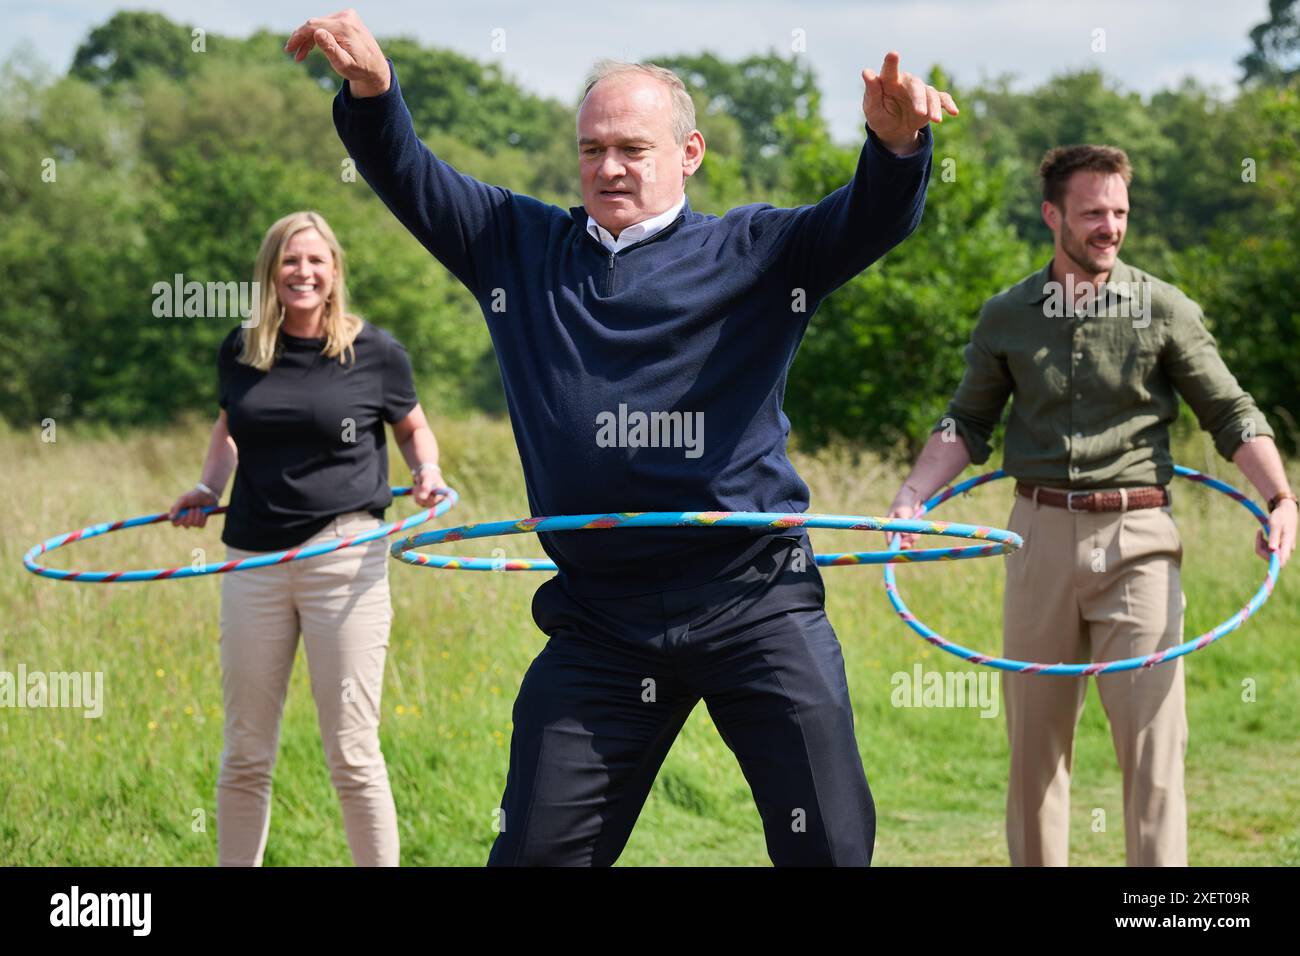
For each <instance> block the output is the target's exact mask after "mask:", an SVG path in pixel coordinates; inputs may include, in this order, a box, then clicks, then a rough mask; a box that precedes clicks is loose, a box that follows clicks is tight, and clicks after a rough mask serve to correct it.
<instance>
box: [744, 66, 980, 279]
mask: <svg viewBox="0 0 1300 956" xmlns="http://www.w3.org/2000/svg"><path fill="white" fill-rule="evenodd" d="M898 63H899V59H898V54H897V53H890V54H889V55H888V56H886V57H885V62H884V65H883V66H882V67H881V71H880V73H879V74H876V73H874V72H872V71H871V70H863V71H862V77H863V80H864V81H865V82H866V92H865V94H864V96H863V100H862V111H863V116H864V117H865V118H866V120H867V133H868V135H867V141H866V143H865V144H864V145H863V147H862V152H861V154H860V155H859V158H858V167H857V170H856V172H855V173H854V175H853V179H852V181H850V182H849V183H847V184H846V185H844V186H841V187H840V188H839V189H837V190H835V191H834V192H833V193H831V194H830V195H829V196H827V197H826V198H825V199H823V200H821V201H820V202H818V203H817V204H816V205H812V206H800V207H798V208H796V209H774V208H771V207H769V208H766V209H762V210H759V211H757V212H756V213H755V214H754V216H753V218H752V220H751V225H750V238H751V241H752V246H751V252H750V257H751V259H752V261H753V262H754V264H755V266H756V267H757V268H758V269H759V270H761V271H768V270H770V269H781V270H784V272H785V274H786V275H787V276H788V278H789V282H790V285H791V286H792V288H800V289H803V290H804V291H805V293H806V298H807V299H808V300H809V301H810V302H816V301H819V300H821V299H822V298H824V297H825V296H827V295H829V294H830V293H831V292H833V291H834V290H835V289H837V288H839V287H840V286H841V285H843V284H844V283H845V282H848V281H849V280H850V279H852V278H853V277H854V276H855V275H857V274H858V273H859V272H861V271H862V270H863V269H865V268H867V267H868V266H869V265H871V263H873V262H875V261H876V260H877V259H879V258H880V257H881V256H883V255H884V254H885V253H886V252H888V251H889V250H890V249H892V248H893V247H894V246H896V245H898V244H899V243H900V242H902V241H903V240H904V239H906V238H907V237H908V236H909V235H910V234H911V232H912V230H914V229H915V228H916V226H917V224H918V223H920V221H921V214H922V212H923V211H924V209H925V190H926V183H927V180H928V178H929V172H930V150H931V145H932V138H931V136H930V133H929V130H928V127H929V124H930V123H931V122H932V121H933V122H942V119H943V114H944V113H945V112H947V113H950V114H952V115H954V116H955V115H956V114H957V105H956V104H955V103H954V102H953V100H952V97H951V96H949V95H948V94H947V93H941V92H939V91H938V90H935V89H934V87H932V86H927V85H926V84H925V83H924V82H922V81H921V79H920V78H918V77H916V76H913V75H912V74H910V73H901V72H899V69H898Z"/></svg>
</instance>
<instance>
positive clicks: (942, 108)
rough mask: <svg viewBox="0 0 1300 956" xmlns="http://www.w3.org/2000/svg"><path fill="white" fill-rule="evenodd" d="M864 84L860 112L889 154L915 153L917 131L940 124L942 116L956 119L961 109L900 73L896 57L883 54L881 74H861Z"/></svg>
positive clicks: (940, 93) (951, 101)
mask: <svg viewBox="0 0 1300 956" xmlns="http://www.w3.org/2000/svg"><path fill="white" fill-rule="evenodd" d="M862 79H863V81H864V82H865V83H866V84H867V90H866V93H864V94H863V97H862V113H863V115H864V116H866V118H867V125H868V126H870V127H871V131H872V132H873V133H875V134H876V138H877V139H878V140H880V142H881V144H882V145H883V146H884V147H885V148H886V149H888V150H889V151H890V152H893V153H898V154H900V155H902V154H906V153H910V152H913V151H915V150H916V148H917V146H918V145H919V144H920V137H919V136H918V135H917V134H918V131H919V130H921V129H923V128H924V127H925V125H926V124H927V123H931V122H934V123H942V122H943V114H944V113H945V112H946V113H948V114H949V115H950V116H956V115H957V114H958V113H959V112H960V110H958V109H957V104H956V103H954V102H953V99H952V97H951V96H949V95H948V94H947V93H943V92H940V91H939V90H936V89H935V88H934V87H933V86H927V85H926V83H925V81H924V80H922V79H921V78H920V77H918V76H913V75H912V74H911V73H900V72H899V70H898V54H897V53H896V52H894V51H893V50H891V51H890V52H889V53H887V54H885V62H884V63H883V64H882V65H881V67H880V73H879V74H877V73H873V72H872V71H871V70H863V71H862Z"/></svg>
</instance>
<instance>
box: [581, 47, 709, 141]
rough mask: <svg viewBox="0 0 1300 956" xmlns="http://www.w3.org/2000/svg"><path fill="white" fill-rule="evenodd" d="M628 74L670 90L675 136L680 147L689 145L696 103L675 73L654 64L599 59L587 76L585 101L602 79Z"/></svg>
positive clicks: (583, 96)
mask: <svg viewBox="0 0 1300 956" xmlns="http://www.w3.org/2000/svg"><path fill="white" fill-rule="evenodd" d="M629 73H638V74H641V75H642V76H651V77H654V78H655V79H656V80H658V81H659V82H660V83H663V84H664V85H665V86H667V87H668V93H669V95H670V97H671V98H672V104H673V119H672V127H673V136H674V137H675V138H676V139H677V145H678V146H684V145H686V137H687V136H690V135H691V131H692V130H694V129H695V102H694V101H693V100H692V99H691V94H690V93H687V92H686V84H685V83H683V82H682V80H681V77H679V76H678V75H677V74H676V73H674V72H673V71H672V70H669V69H666V68H664V67H662V66H656V65H655V64H654V63H626V62H624V61H623V60H609V59H604V60H597V61H596V63H595V65H594V66H593V67H592V68H591V73H590V74H589V75H588V77H587V88H586V90H584V91H583V94H582V98H583V100H584V101H585V100H586V99H587V94H588V93H590V92H591V90H592V88H593V87H594V86H595V85H596V84H597V83H599V82H600V81H601V80H606V79H609V78H610V77H612V76H624V75H626V74H629Z"/></svg>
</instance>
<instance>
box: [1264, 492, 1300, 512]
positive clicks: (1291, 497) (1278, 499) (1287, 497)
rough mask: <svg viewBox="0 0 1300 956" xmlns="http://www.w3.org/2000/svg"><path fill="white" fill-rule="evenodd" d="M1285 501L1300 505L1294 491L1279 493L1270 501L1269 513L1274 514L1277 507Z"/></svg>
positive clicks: (1299, 500)
mask: <svg viewBox="0 0 1300 956" xmlns="http://www.w3.org/2000/svg"><path fill="white" fill-rule="evenodd" d="M1284 501H1294V502H1296V504H1298V505H1300V499H1297V498H1296V496H1295V492H1294V491H1279V492H1278V493H1277V494H1275V495H1274V496H1273V497H1272V498H1269V499H1268V513H1269V514H1272V513H1273V511H1274V510H1275V509H1276V508H1277V506H1278V505H1280V504H1281V503H1282V502H1284Z"/></svg>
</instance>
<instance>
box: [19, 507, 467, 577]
mask: <svg viewBox="0 0 1300 956" xmlns="http://www.w3.org/2000/svg"><path fill="white" fill-rule="evenodd" d="M411 490H412V489H411V488H409V487H400V488H393V489H392V494H393V497H394V498H400V497H402V496H403V495H409V494H410V493H411ZM437 490H439V491H446V492H447V493H448V495H447V497H446V498H445V499H443V500H442V501H440V502H438V504H437V505H436V506H434V507H433V508H425V509H424V510H423V511H417V512H416V513H415V514H413V515H411V516H410V517H409V518H404V519H403V520H401V521H393V522H390V523H388V524H382V525H380V526H379V527H378V528H372V529H371V530H369V531H365V532H362V533H361V534H354V535H352V536H350V537H347V538H343V539H341V540H339V541H325V542H321V543H320V544H313V545H310V546H299V547H297V548H290V549H289V550H287V551H271V552H268V553H266V554H258V555H254V556H253V557H251V558H242V559H240V560H238V561H226V562H224V563H222V564H203V565H200V566H198V567H195V566H193V565H191V566H189V567H179V568H153V569H151V570H147V571H64V570H61V569H59V568H47V567H44V566H43V565H39V564H37V563H36V558H37V556H38V555H41V554H44V553H46V552H47V551H53V550H54V549H55V548H61V547H63V546H64V545H65V544H72V543H73V542H75V541H85V540H86V539H87V538H97V537H99V536H100V535H101V534H108V533H109V532H110V531H121V530H123V529H124V528H138V527H140V526H141V525H146V524H157V523H158V522H161V521H167V520H168V518H167V512H165V511H161V512H159V513H157V514H149V515H140V516H139V517H137V518H126V519H124V520H122V521H109V522H105V523H103V524H93V525H90V526H88V527H85V528H82V529H81V530H80V531H69V532H68V533H67V534H59V535H55V536H54V537H53V538H49V539H48V540H46V541H43V542H42V543H40V544H37V545H33V546H32V547H31V548H29V549H28V551H27V553H26V554H24V555H23V566H24V567H25V568H27V570H28V571H30V572H32V574H37V575H40V576H41V577H44V578H52V579H53V580H55V581H80V582H85V583H87V584H115V583H125V582H128V581H171V580H176V579H177V578H196V577H200V576H202V575H205V574H228V573H230V572H231V571H248V570H251V569H252V568H264V567H266V566H267V565H269V564H286V563H288V562H289V561H302V560H305V559H307V558H314V557H317V556H318V555H322V554H329V553H330V552H331V551H341V550H342V549H344V548H350V547H352V546H353V545H358V544H365V543H366V542H367V541H374V540H375V539H376V538H386V537H388V536H389V535H391V534H397V533H398V532H399V531H405V530H407V529H408V528H413V527H415V526H416V525H420V524H424V523H425V522H426V521H428V520H429V519H431V518H436V517H438V516H439V515H443V514H446V513H447V511H449V510H450V509H451V508H452V506H454V505H455V504H456V502H458V501H459V500H460V496H459V495H458V494H456V492H455V490H454V489H452V488H440V489H437ZM200 510H201V511H203V512H204V514H210V515H218V514H224V513H225V512H226V506H225V505H222V506H216V505H210V506H208V507H206V508H202V509H200Z"/></svg>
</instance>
